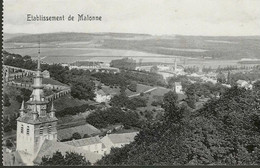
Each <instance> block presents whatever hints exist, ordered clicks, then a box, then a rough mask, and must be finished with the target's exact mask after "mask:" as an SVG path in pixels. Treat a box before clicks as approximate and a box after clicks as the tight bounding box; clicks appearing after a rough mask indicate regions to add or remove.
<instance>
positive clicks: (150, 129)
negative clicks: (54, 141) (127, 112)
mask: <svg viewBox="0 0 260 168" xmlns="http://www.w3.org/2000/svg"><path fill="white" fill-rule="evenodd" d="M259 83H260V82H257V83H255V84H254V89H253V90H246V89H243V88H238V87H236V86H235V87H232V88H230V89H228V90H227V91H226V92H225V93H224V94H223V95H222V96H221V97H220V98H219V99H211V100H210V101H209V102H208V103H206V105H205V106H204V107H203V108H202V109H199V110H196V111H193V112H191V111H190V110H189V109H188V108H186V107H185V106H179V105H178V104H177V103H176V100H177V98H176V95H174V93H173V92H169V93H167V94H165V96H164V99H163V108H164V109H165V115H164V117H163V119H162V120H160V121H156V122H153V123H148V124H146V125H145V126H144V127H143V129H142V130H141V131H140V133H139V134H138V135H137V136H136V137H135V141H134V142H133V143H131V144H129V145H126V146H125V147H123V148H113V149H112V151H111V153H110V154H109V155H106V156H104V157H103V158H102V159H101V160H99V161H98V162H97V165H202V164H203V165H259V164H260V87H259Z"/></svg>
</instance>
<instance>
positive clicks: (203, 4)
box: [3, 0, 260, 36]
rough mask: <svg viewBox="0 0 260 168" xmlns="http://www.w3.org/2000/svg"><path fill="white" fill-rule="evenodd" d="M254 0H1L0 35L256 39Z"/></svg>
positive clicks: (259, 11)
mask: <svg viewBox="0 0 260 168" xmlns="http://www.w3.org/2000/svg"><path fill="white" fill-rule="evenodd" d="M259 6H260V0H4V7H3V8H4V11H3V12H4V26H3V32H4V33H32V34H38V33H52V32H86V33H93V32H118V33H145V34H152V35H175V34H180V35H204V36H251V35H260V7H259ZM27 14H32V15H45V16H56V15H64V16H65V18H66V17H68V16H69V15H74V16H75V17H76V18H77V15H78V14H84V15H94V16H102V21H101V22H99V21H84V22H83V21H82V22H77V21H64V22H29V21H27Z"/></svg>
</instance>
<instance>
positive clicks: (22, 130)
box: [21, 124, 23, 134]
mask: <svg viewBox="0 0 260 168" xmlns="http://www.w3.org/2000/svg"><path fill="white" fill-rule="evenodd" d="M21 133H22V134H23V124H22V126H21Z"/></svg>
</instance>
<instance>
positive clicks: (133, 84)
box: [128, 81, 137, 92]
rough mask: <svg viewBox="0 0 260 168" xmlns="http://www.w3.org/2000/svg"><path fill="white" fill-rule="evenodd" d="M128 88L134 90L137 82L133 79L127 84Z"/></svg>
mask: <svg viewBox="0 0 260 168" xmlns="http://www.w3.org/2000/svg"><path fill="white" fill-rule="evenodd" d="M128 89H129V90H131V91H132V92H136V89H137V82H135V81H133V82H131V83H130V85H129V86H128Z"/></svg>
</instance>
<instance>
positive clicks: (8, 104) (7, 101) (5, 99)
mask: <svg viewBox="0 0 260 168" xmlns="http://www.w3.org/2000/svg"><path fill="white" fill-rule="evenodd" d="M3 105H4V106H6V107H8V106H10V105H11V103H10V98H9V96H8V95H7V94H6V93H4V102H3Z"/></svg>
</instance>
